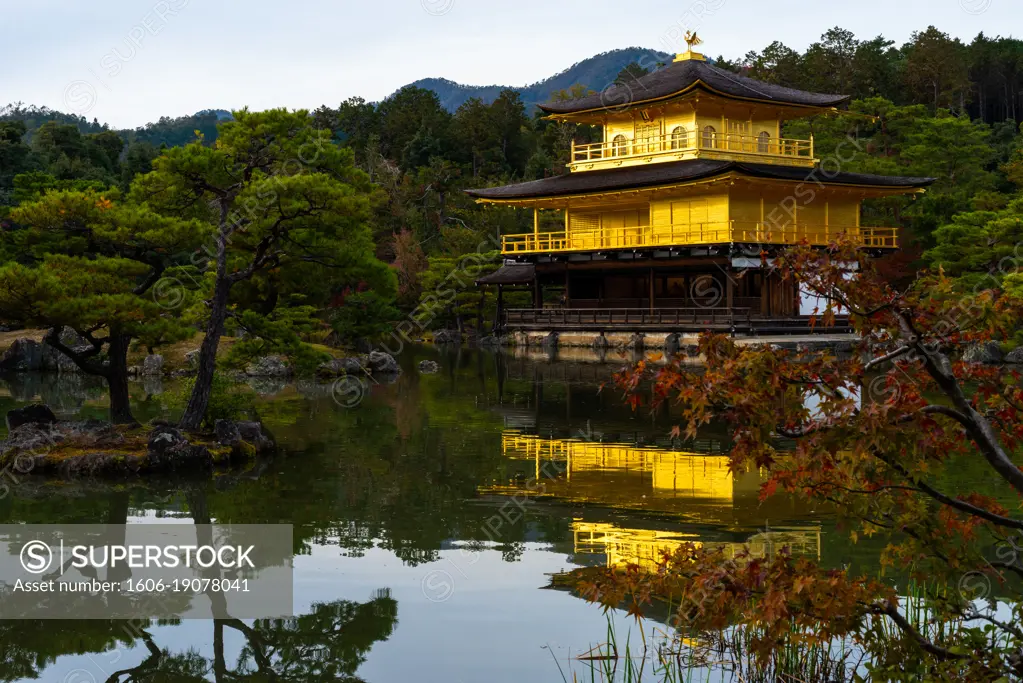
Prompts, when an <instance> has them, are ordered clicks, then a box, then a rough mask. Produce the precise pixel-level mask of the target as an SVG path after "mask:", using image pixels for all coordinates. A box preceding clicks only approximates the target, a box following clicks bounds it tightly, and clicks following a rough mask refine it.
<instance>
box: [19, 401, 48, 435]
mask: <svg viewBox="0 0 1023 683" xmlns="http://www.w3.org/2000/svg"><path fill="white" fill-rule="evenodd" d="M56 421H57V416H56V415H54V414H53V411H52V410H50V408H49V406H44V405H43V404H41V403H34V404H32V405H30V406H25V407H23V408H15V409H14V410H10V411H8V412H7V431H11V430H13V429H17V428H18V427H20V426H21V425H27V424H53V423H54V422H56Z"/></svg>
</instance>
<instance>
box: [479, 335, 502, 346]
mask: <svg viewBox="0 0 1023 683" xmlns="http://www.w3.org/2000/svg"><path fill="white" fill-rule="evenodd" d="M476 346H478V347H480V348H481V349H494V348H497V347H499V346H501V339H500V337H495V336H494V335H490V336H488V337H480V340H479V341H478V342H476Z"/></svg>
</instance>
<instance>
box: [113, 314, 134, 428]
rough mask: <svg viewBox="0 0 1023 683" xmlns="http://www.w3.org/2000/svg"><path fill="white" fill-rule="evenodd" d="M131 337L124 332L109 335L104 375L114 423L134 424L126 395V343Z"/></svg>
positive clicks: (129, 400)
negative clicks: (106, 367)
mask: <svg viewBox="0 0 1023 683" xmlns="http://www.w3.org/2000/svg"><path fill="white" fill-rule="evenodd" d="M130 341H131V337H130V336H128V335H126V334H112V335H111V336H110V351H109V355H110V366H109V369H108V372H107V375H106V380H107V386H108V387H109V388H110V421H111V422H112V423H114V424H136V420H135V417H134V416H133V415H132V414H131V398H130V397H129V395H128V344H129V342H130Z"/></svg>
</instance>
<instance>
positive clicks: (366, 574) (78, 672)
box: [0, 348, 876, 683]
mask: <svg viewBox="0 0 1023 683" xmlns="http://www.w3.org/2000/svg"><path fill="white" fill-rule="evenodd" d="M423 359H434V360H437V361H438V362H439V363H440V364H441V372H440V373H438V374H435V375H421V374H419V373H418V371H417V370H416V364H417V363H418V362H419V361H420V360H423ZM580 360H590V361H592V360H593V359H586V358H583V359H580ZM626 360H627V359H626V358H621V357H617V356H614V355H611V356H609V357H607V358H606V359H605V362H603V363H599V364H598V363H593V362H578V361H574V362H568V361H558V362H550V361H549V359H545V358H543V357H534V358H530V357H528V356H522V355H519V356H516V355H514V354H513V355H502V354H498V355H495V354H492V353H482V352H473V351H469V350H462V351H456V350H454V349H452V350H449V351H447V352H442V351H441V350H438V349H434V348H421V349H414V350H412V351H410V352H409V353H408V354H406V356H405V357H403V358H402V365H403V367H404V368H405V372H404V374H403V375H402V376H401V378H400V379H399V381H398V382H397V383H396V384H391V385H385V384H381V385H372V386H370V387H369V391H368V393H367V395H366V396H365V399H364V400H363V401H362V402H361V403H360V404H359V405H357V406H356V407H353V408H344V407H342V406H339V405H338V404H337V402H335V401H334V400H333V399H332V397H331V394H330V387H329V386H327V387H317V386H315V385H310V384H297V385H284V384H280V385H276V386H275V385H273V383H266V382H263V383H261V384H260V385H259V386H258V387H257V388H258V389H259V390H260V391H262V392H264V393H265V394H266V395H265V396H264V397H263V398H262V399H261V400H260V404H259V409H260V414H261V417H262V419H263V420H264V422H265V423H266V424H267V425H268V426H269V427H270V429H271V430H272V431H273V432H274V434H275V435H276V437H277V438H278V440H279V442H280V443H281V445H282V446H283V449H284V453H282V454H281V455H280V456H279V457H277V458H276V459H274V460H273V461H271V462H267V463H262V464H260V465H259V466H256V467H254V468H252V469H250V470H248V471H245V472H238V473H232V474H227V475H223V476H219V477H217V478H216V479H215V480H214V481H212V482H208V481H196V482H189V481H183V480H177V481H169V480H168V481H135V482H128V483H118V484H111V483H102V482H93V483H88V482H75V483H68V484H62V485H52V484H47V483H45V482H43V481H41V480H33V479H28V480H25V481H22V482H21V483H19V485H18V486H15V487H13V488H12V492H11V494H10V495H9V496H7V497H6V498H5V499H3V500H2V501H0V523H15V522H26V523H57V522H61V523H97V522H111V523H116V522H124V521H128V522H129V523H130V522H136V521H141V520H143V519H151V518H162V519H164V520H166V521H171V520H174V521H180V522H181V523H191V522H192V520H193V516H194V514H195V513H196V512H197V511H201V515H202V516H207V515H208V517H209V518H210V519H212V520H213V521H214V522H221V523H264V522H265V523H278V522H282V523H290V524H293V525H294V536H295V552H296V557H295V560H294V569H295V608H296V612H295V614H296V615H300V616H298V617H297V618H295V619H291V620H281V621H270V622H263V621H258V622H255V623H253V622H252V621H251V620H249V621H245V622H241V621H239V622H223V623H221V622H212V621H207V622H204V621H187V622H182V623H179V624H168V623H160V624H158V623H152V624H148V625H146V627H145V628H144V629H142V630H141V631H139V632H132V631H131V630H130V629H128V628H126V625H125V624H124V623H122V622H101V621H67V622H52V621H51V622H31V621H7V622H0V652H2V658H0V680H3V681H28V680H42V681H54V682H64V683H91V682H93V681H128V680H135V681H203V680H220V681H335V680H343V681H344V680H351V681H356V680H365V681H381V682H383V681H444V682H448V683H450V682H459V681H464V682H466V683H468V682H470V681H480V680H487V681H516V682H518V681H523V680H532V681H561V680H563V679H562V676H563V675H564V676H566V677H567V678H568V679H569V680H571V678H572V675H573V674H572V672H575V673H576V674H577V675H579V677H580V679H585V680H589V679H590V675H589V673H588V668H587V665H585V664H584V663H582V662H580V661H578V660H576V659H575V658H576V657H577V656H578V655H580V654H582V653H584V652H586V651H587V650H589V649H590V648H592V647H593V646H595V645H598V644H600V643H602V642H603V641H605V640H606V637H607V621H606V620H605V618H604V616H603V615H602V614H601V612H600V610H599V609H597V608H596V607H594V606H591V605H589V604H587V603H586V602H584V601H583V600H581V599H580V598H578V597H576V596H575V595H573V594H572V593H571V592H569V591H567V590H564V589H562V588H555V587H552V576H554V575H556V574H558V573H561V572H565V571H569V570H572V569H575V568H578V567H584V566H606V565H615V564H624V563H628V562H634V563H639V564H641V565H647V566H652V564H653V563H654V562H655V560H656V558H657V557H659V556H660V553H661V552H662V551H663V550H670V549H672V548H673V547H676V546H677V545H678V544H679V543H682V542H684V541H695V542H701V543H705V544H715V545H723V546H724V547H725V548H726V551H731V550H736V551H737V550H739V549H741V548H742V546H743V544H748V545H749V547H750V548H751V549H752V551H753V552H754V553H756V554H761V555H769V554H771V553H773V552H776V551H777V550H778V549H779V548H781V547H783V546H786V547H790V548H793V549H794V551H795V552H798V553H805V554H807V555H811V556H814V557H820V558H821V559H822V560H823V561H824V562H825V563H826V564H830V565H833V566H841V565H847V564H861V563H862V564H867V565H869V564H871V563H872V562H873V558H874V557H876V548H872V547H871V546H870V545H860V546H857V547H856V548H854V549H850V546H849V544H848V540H847V536H845V535H844V534H842V533H840V532H837V531H836V529H835V525H834V523H833V521H832V520H831V518H830V516H829V514H828V513H827V512H826V511H819V510H810V509H806V508H802V507H800V506H799V505H798V504H797V503H796V502H794V501H791V500H786V499H771V500H770V501H768V502H766V503H761V502H760V501H759V499H758V486H759V481H760V480H759V475H758V474H757V473H755V472H753V473H749V474H745V475H732V474H731V473H729V471H728V467H727V461H726V458H725V457H724V454H725V453H727V449H728V444H727V440H726V438H725V433H724V431H722V430H718V431H715V430H708V432H707V433H706V434H701V435H700V438H699V439H698V440H697V441H696V442H695V443H686V444H682V443H673V442H672V440H671V439H670V438H669V436H668V434H669V431H670V429H671V426H672V425H673V424H674V422H673V421H672V416H671V414H670V413H669V411H667V410H663V411H661V412H659V413H658V414H657V415H651V414H650V413H649V412H645V411H640V412H637V413H633V412H632V411H630V410H629V409H628V408H625V407H624V406H623V405H622V402H621V398H620V396H618V395H617V394H616V393H615V392H614V391H611V390H607V391H604V392H599V391H598V389H599V385H600V383H601V382H602V381H603V380H604V379H606V378H608V377H609V376H610V373H611V372H613V371H614V369H617V368H618V367H621V366H622V365H623V364H624V363H625V362H626ZM172 388H173V387H171V386H170V385H168V386H166V387H160V386H146V387H143V386H141V385H137V386H135V387H134V392H135V394H136V395H137V402H136V405H137V416H138V417H140V418H151V417H155V416H158V415H161V414H163V413H164V411H165V408H164V406H163V403H164V401H163V399H162V398H161V395H160V394H159V393H158V392H160V391H161V390H163V389H168V390H169V389H172ZM147 392H148V395H147ZM101 397H102V391H101V390H96V389H90V388H89V387H88V386H87V385H85V384H83V383H82V381H81V380H79V379H77V378H62V379H60V380H59V381H58V380H57V378H54V377H49V378H46V377H25V376H23V377H15V378H6V380H5V381H4V382H3V383H0V410H3V411H6V410H9V409H10V408H11V407H13V406H15V405H18V404H23V403H25V402H31V401H38V400H41V399H42V400H45V401H46V402H48V403H49V404H50V405H51V406H53V407H54V408H58V409H60V410H62V411H63V412H64V416H66V417H71V416H75V415H77V416H79V417H83V416H97V417H102V416H103V413H104V408H103V405H102V402H101ZM72 616H73V615H69V617H72ZM614 619H615V621H616V623H617V628H618V631H619V634H620V636H619V637H621V638H623V639H624V634H626V633H627V632H628V631H629V629H630V628H631V629H633V632H634V633H635V630H636V628H637V627H636V626H635V625H634V624H633V623H632V622H631V621H628V620H626V619H625V618H624V617H623V616H621V615H617V616H615V617H614ZM662 628H663V627H662Z"/></svg>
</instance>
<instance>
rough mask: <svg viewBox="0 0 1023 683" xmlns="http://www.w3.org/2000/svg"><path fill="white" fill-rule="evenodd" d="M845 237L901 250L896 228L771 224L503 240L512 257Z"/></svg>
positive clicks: (699, 225) (682, 226)
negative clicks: (516, 255)
mask: <svg viewBox="0 0 1023 683" xmlns="http://www.w3.org/2000/svg"><path fill="white" fill-rule="evenodd" d="M842 235H845V236H848V237H850V238H852V239H853V240H854V241H856V242H857V243H858V244H859V245H860V246H862V247H866V248H871V249H896V248H898V246H899V242H898V229H897V228H876V227H869V228H867V227H857V226H843V225H816V224H795V225H786V226H780V227H779V226H775V225H768V224H766V223H753V222H742V221H721V222H717V223H684V224H679V225H653V226H649V225H645V226H639V227H633V228H604V229H601V230H580V231H572V232H541V233H526V234H524V235H505V236H504V237H502V238H501V252H502V253H504V254H510V255H515V254H553V253H558V252H570V251H602V250H613V249H637V248H645V247H684V246H697V245H708V244H728V243H731V242H738V243H747V244H781V245H785V244H799V243H801V242H803V241H804V240H805V241H806V242H808V243H809V244H812V245H814V246H827V245H829V244H831V243H833V242H835V241H836V240H838V239H839V238H840V237H841V236H842Z"/></svg>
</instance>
